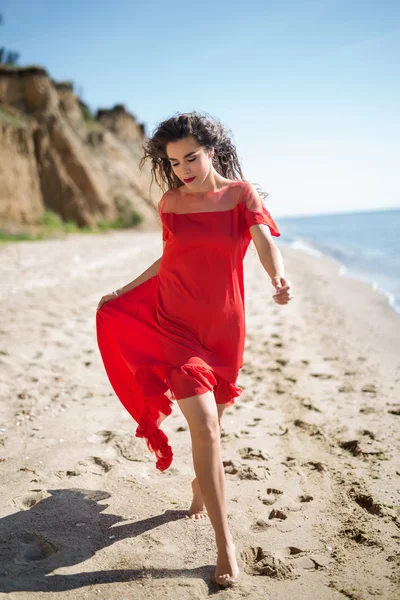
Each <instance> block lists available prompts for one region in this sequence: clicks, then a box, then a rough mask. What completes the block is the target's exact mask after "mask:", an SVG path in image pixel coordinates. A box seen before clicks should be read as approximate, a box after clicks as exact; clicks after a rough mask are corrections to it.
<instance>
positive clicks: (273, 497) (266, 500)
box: [258, 488, 283, 506]
mask: <svg viewBox="0 0 400 600" xmlns="http://www.w3.org/2000/svg"><path fill="white" fill-rule="evenodd" d="M281 494H283V492H282V491H281V490H277V489H275V488H267V493H266V495H263V496H258V499H259V500H261V502H262V503H263V504H266V505H267V506H270V505H271V504H274V503H275V502H276V501H277V500H278V498H279V496H280V495H281Z"/></svg>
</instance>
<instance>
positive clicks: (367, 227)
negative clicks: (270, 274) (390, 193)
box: [276, 209, 400, 316]
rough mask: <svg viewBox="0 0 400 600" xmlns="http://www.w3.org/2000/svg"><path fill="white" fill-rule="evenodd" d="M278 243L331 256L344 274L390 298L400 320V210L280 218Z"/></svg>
mask: <svg viewBox="0 0 400 600" xmlns="http://www.w3.org/2000/svg"><path fill="white" fill-rule="evenodd" d="M276 221H277V225H278V227H279V229H280V231H281V237H280V238H278V239H279V241H278V242H277V243H279V244H282V245H288V246H291V247H292V248H296V249H297V250H299V251H302V252H306V253H309V254H312V255H314V256H322V255H326V256H329V257H330V258H331V259H334V260H335V261H336V262H337V263H338V264H339V265H340V274H341V275H348V276H350V277H355V278H357V279H361V280H363V281H366V282H368V283H370V285H371V286H372V287H373V288H374V289H376V290H378V291H379V292H381V293H382V294H384V295H385V296H386V297H387V300H388V303H389V305H390V306H391V307H392V308H393V310H394V311H396V312H397V313H399V316H400V209H390V210H389V209H388V210H380V211H373V212H372V211H371V212H370V211H368V212H348V213H336V214H329V215H319V216H306V217H303V216H301V217H281V218H277V219H276Z"/></svg>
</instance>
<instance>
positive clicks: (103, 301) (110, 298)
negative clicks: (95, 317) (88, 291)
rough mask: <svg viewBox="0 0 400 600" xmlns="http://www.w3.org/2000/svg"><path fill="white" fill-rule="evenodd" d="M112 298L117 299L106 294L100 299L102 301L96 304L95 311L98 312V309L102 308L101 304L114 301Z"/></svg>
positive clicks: (112, 295) (113, 295)
mask: <svg viewBox="0 0 400 600" xmlns="http://www.w3.org/2000/svg"><path fill="white" fill-rule="evenodd" d="M114 298H117V296H116V295H115V294H106V295H105V296H103V297H102V299H101V300H100V302H99V303H98V305H97V308H96V310H99V308H101V307H102V306H103V304H105V303H106V302H109V301H110V300H114Z"/></svg>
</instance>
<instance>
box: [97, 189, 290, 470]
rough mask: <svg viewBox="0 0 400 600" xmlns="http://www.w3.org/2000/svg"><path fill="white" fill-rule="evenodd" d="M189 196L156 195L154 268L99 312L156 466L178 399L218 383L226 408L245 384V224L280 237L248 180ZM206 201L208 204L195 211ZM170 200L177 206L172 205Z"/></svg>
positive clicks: (116, 373)
mask: <svg viewBox="0 0 400 600" xmlns="http://www.w3.org/2000/svg"><path fill="white" fill-rule="evenodd" d="M186 196H190V197H189V198H187V197H185V194H182V193H181V192H180V191H179V190H170V191H169V192H167V193H166V194H164V196H163V198H162V199H161V201H160V203H159V211H160V216H161V221H162V230H163V239H164V240H165V241H166V242H167V244H166V247H165V249H164V253H163V255H162V258H161V263H160V267H159V271H158V274H157V275H156V276H154V277H152V278H151V279H149V280H148V281H146V282H144V283H142V284H141V285H139V286H137V287H136V288H134V289H132V290H130V291H129V292H126V293H125V294H122V295H121V296H119V297H118V298H117V297H116V298H115V299H113V300H111V301H109V302H107V303H106V304H104V305H103V306H102V308H101V309H99V310H98V311H97V313H96V331H97V342H98V346H99V350H100V353H101V357H102V360H103V363H104V367H105V370H106V373H107V375H108V378H109V380H110V383H111V385H112V387H113V389H114V391H115V393H116V395H117V396H118V398H119V399H120V401H121V402H122V404H123V406H124V407H125V408H126V410H127V411H128V412H129V413H130V414H131V416H132V417H133V419H134V420H135V421H136V422H137V424H138V427H137V429H136V434H135V435H136V437H138V438H144V439H145V441H146V443H147V447H148V449H149V450H150V451H151V452H154V453H155V455H156V457H157V461H156V467H157V469H159V470H160V471H164V470H165V469H167V468H168V467H169V466H170V464H171V462H172V458H173V453H172V449H171V446H170V445H169V442H168V438H167V436H166V435H165V433H164V432H163V431H162V430H161V429H160V424H161V423H162V421H163V420H164V419H165V418H166V417H167V416H168V415H169V414H170V413H171V411H172V407H173V401H174V400H181V399H183V398H188V397H191V396H195V395H200V394H204V393H205V392H208V391H213V392H214V396H215V400H216V403H218V404H227V405H228V406H229V405H231V404H233V403H234V399H235V397H237V396H239V395H240V393H241V392H242V390H241V388H240V387H238V386H237V385H236V380H237V377H238V374H239V370H240V368H241V367H242V364H243V350H244V341H245V314H244V287H243V259H244V256H245V254H246V251H247V248H248V245H249V242H250V240H251V235H250V232H249V227H251V226H252V225H255V224H266V225H268V227H269V229H270V231H271V233H272V235H275V236H279V235H280V233H279V231H278V228H277V226H276V224H275V223H274V221H273V219H272V217H271V215H270V214H269V212H268V211H267V209H266V208H265V206H264V204H263V203H262V202H261V200H260V198H259V196H258V195H257V194H256V192H255V190H254V188H253V187H252V186H251V184H249V183H247V182H242V181H240V182H239V181H237V182H232V184H230V185H229V186H226V188H223V189H222V190H220V191H219V192H215V193H206V195H205V196H200V197H198V196H194V195H193V194H187V195H186ZM199 200H201V204H196V202H198V201H199ZM203 207H206V208H211V209H212V210H208V211H204V210H202V211H199V210H198V209H199V208H203ZM171 208H172V209H174V211H175V212H172V211H171V210H166V209H171ZM218 208H222V210H216V209H218ZM183 211H187V212H183Z"/></svg>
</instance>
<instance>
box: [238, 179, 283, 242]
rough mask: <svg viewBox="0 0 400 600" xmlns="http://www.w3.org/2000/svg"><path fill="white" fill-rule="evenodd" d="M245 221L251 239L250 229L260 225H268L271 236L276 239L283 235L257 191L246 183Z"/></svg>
mask: <svg viewBox="0 0 400 600" xmlns="http://www.w3.org/2000/svg"><path fill="white" fill-rule="evenodd" d="M244 220H245V231H246V234H247V235H248V236H249V237H251V235H250V232H249V227H251V226H252V225H258V224H264V225H268V227H269V229H270V231H271V234H272V235H274V236H276V237H279V236H280V235H281V234H280V231H279V229H278V227H277V225H276V223H275V221H274V220H273V218H272V217H271V215H270V214H269V212H268V210H267V209H266V207H265V205H264V203H263V201H262V199H261V198H260V196H259V194H258V193H257V191H256V189H255V188H254V187H253V186H252V185H251V183H249V182H246V185H245V188H244Z"/></svg>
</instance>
